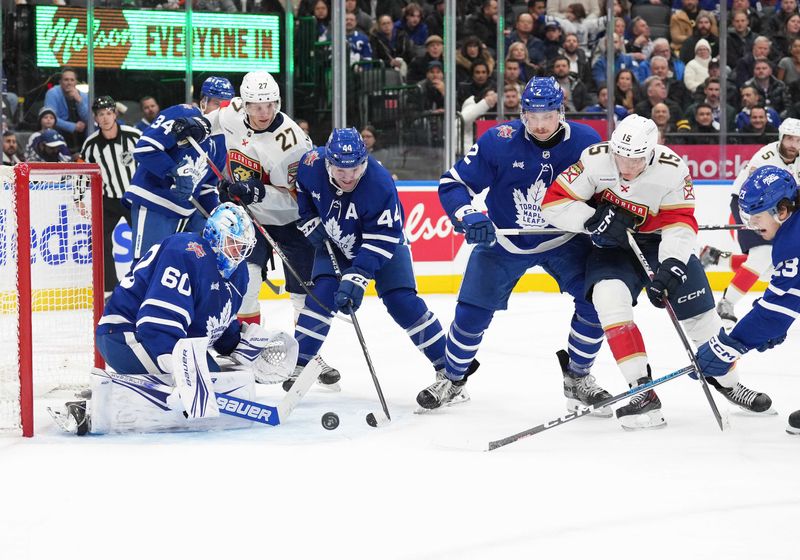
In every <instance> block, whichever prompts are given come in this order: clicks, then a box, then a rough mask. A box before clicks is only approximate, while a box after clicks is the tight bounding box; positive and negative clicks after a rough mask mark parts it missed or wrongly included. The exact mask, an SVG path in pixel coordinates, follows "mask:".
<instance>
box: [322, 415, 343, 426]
mask: <svg viewBox="0 0 800 560" xmlns="http://www.w3.org/2000/svg"><path fill="white" fill-rule="evenodd" d="M322 427H323V428H325V429H326V430H335V429H336V428H338V427H339V416H337V414H336V413H335V412H326V413H325V414H323V415H322Z"/></svg>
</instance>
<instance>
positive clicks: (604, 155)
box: [542, 142, 697, 262]
mask: <svg viewBox="0 0 800 560" xmlns="http://www.w3.org/2000/svg"><path fill="white" fill-rule="evenodd" d="M694 200H695V197H694V186H693V184H692V178H691V176H690V175H689V168H688V167H687V166H686V163H685V162H684V161H683V160H682V159H681V158H680V157H678V155H677V154H676V153H675V152H673V151H672V150H670V149H669V148H667V147H666V146H660V145H658V146H656V147H655V151H654V153H653V155H652V156H651V158H650V160H649V161H648V162H647V165H646V167H645V170H644V171H643V172H642V173H641V174H640V175H639V176H638V177H636V179H634V180H633V181H625V180H623V179H622V178H621V177H620V175H619V172H618V171H617V168H616V165H615V164H614V159H613V157H612V156H611V152H610V150H609V146H608V142H601V143H599V144H595V145H593V146H589V147H588V148H586V149H585V150H584V151H583V153H582V154H581V159H580V160H579V161H578V162H577V163H575V164H574V165H572V166H571V167H569V168H568V169H567V170H566V171H564V172H563V173H561V175H559V176H558V178H557V179H556V182H555V183H553V185H552V186H551V187H550V188H549V189H548V190H547V193H546V194H545V197H544V200H543V202H542V214H543V216H544V218H545V220H547V221H548V222H550V223H551V224H553V225H555V226H556V227H560V228H562V229H565V230H568V231H578V232H582V231H585V228H584V223H585V222H586V220H588V219H589V218H591V217H592V215H593V214H594V211H595V208H594V207H595V206H596V205H598V204H600V203H602V202H610V203H612V204H614V205H616V206H619V207H620V208H623V209H625V210H627V211H628V212H631V213H632V214H634V215H636V216H637V217H638V223H639V224H640V225H639V227H638V231H639V232H640V233H660V234H661V243H660V244H659V249H658V259H659V261H662V262H663V261H664V260H665V259H668V258H670V257H672V258H676V259H678V260H680V261H682V262H687V261H688V260H689V256H690V255H691V254H692V253H693V251H694V245H695V241H696V238H697V220H695V217H694ZM589 202H592V205H591V206H590V205H589V204H588V203H589Z"/></svg>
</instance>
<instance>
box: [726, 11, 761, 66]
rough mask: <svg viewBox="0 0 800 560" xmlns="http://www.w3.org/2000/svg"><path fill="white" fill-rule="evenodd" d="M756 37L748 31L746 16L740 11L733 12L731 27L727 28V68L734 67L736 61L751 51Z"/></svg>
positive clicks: (748, 22) (748, 23)
mask: <svg viewBox="0 0 800 560" xmlns="http://www.w3.org/2000/svg"><path fill="white" fill-rule="evenodd" d="M756 37H757V35H756V34H755V33H754V32H753V30H752V29H750V20H749V19H748V18H747V14H746V13H745V12H743V11H742V10H737V11H736V12H734V14H733V17H732V18H731V26H730V27H729V28H728V66H730V67H731V68H732V67H733V66H735V65H736V61H738V60H740V59H742V58H744V57H745V55H747V53H749V52H751V51H752V50H753V41H755V40H756Z"/></svg>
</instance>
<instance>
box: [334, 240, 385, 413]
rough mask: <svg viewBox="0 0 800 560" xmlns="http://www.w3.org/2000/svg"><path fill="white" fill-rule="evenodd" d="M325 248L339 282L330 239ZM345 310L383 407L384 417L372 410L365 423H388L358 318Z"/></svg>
mask: <svg viewBox="0 0 800 560" xmlns="http://www.w3.org/2000/svg"><path fill="white" fill-rule="evenodd" d="M325 249H326V250H327V252H328V256H329V257H330V259H331V266H333V273H334V274H336V279H337V280H339V281H340V282H341V281H342V269H341V268H339V262H338V261H337V260H336V255H335V254H334V253H333V247H332V246H331V242H330V240H328V239H326V240H325ZM347 312H348V313H349V314H350V318H351V319H352V321H353V327H355V329H356V336H357V337H358V342H359V343H360V344H361V350H362V351H363V352H364V359H365V360H366V361H367V367H368V368H369V373H370V375H372V382H373V383H374V384H375V390H376V391H377V392H378V399H380V401H381V408H383V413H384V415H385V418H380V417H379V416H376V415H375V413H374V412H370V413H369V414H367V424H369V425H370V426H372V427H373V428H376V427H378V426H383V425H385V424H388V423H389V422H391V421H392V417H391V416H389V407H388V406H386V399H384V398H383V391H382V390H381V384H380V382H379V381H378V376H377V375H376V374H375V366H373V365H372V358H370V357H369V351H368V350H367V343H366V342H365V341H364V335H363V334H362V333H361V326H360V325H359V324H358V319H356V312H355V311H353V306H352V305H348V306H347Z"/></svg>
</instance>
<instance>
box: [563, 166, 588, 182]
mask: <svg viewBox="0 0 800 560" xmlns="http://www.w3.org/2000/svg"><path fill="white" fill-rule="evenodd" d="M581 173H583V163H582V162H581V161H578V162H577V163H573V164H572V165H570V166H569V167H567V168H566V169H565V170H564V172H563V173H562V175H563V176H564V180H566V181H567V183H572V182H573V181H575V179H577V178H578V177H579V176H580V174H581Z"/></svg>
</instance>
